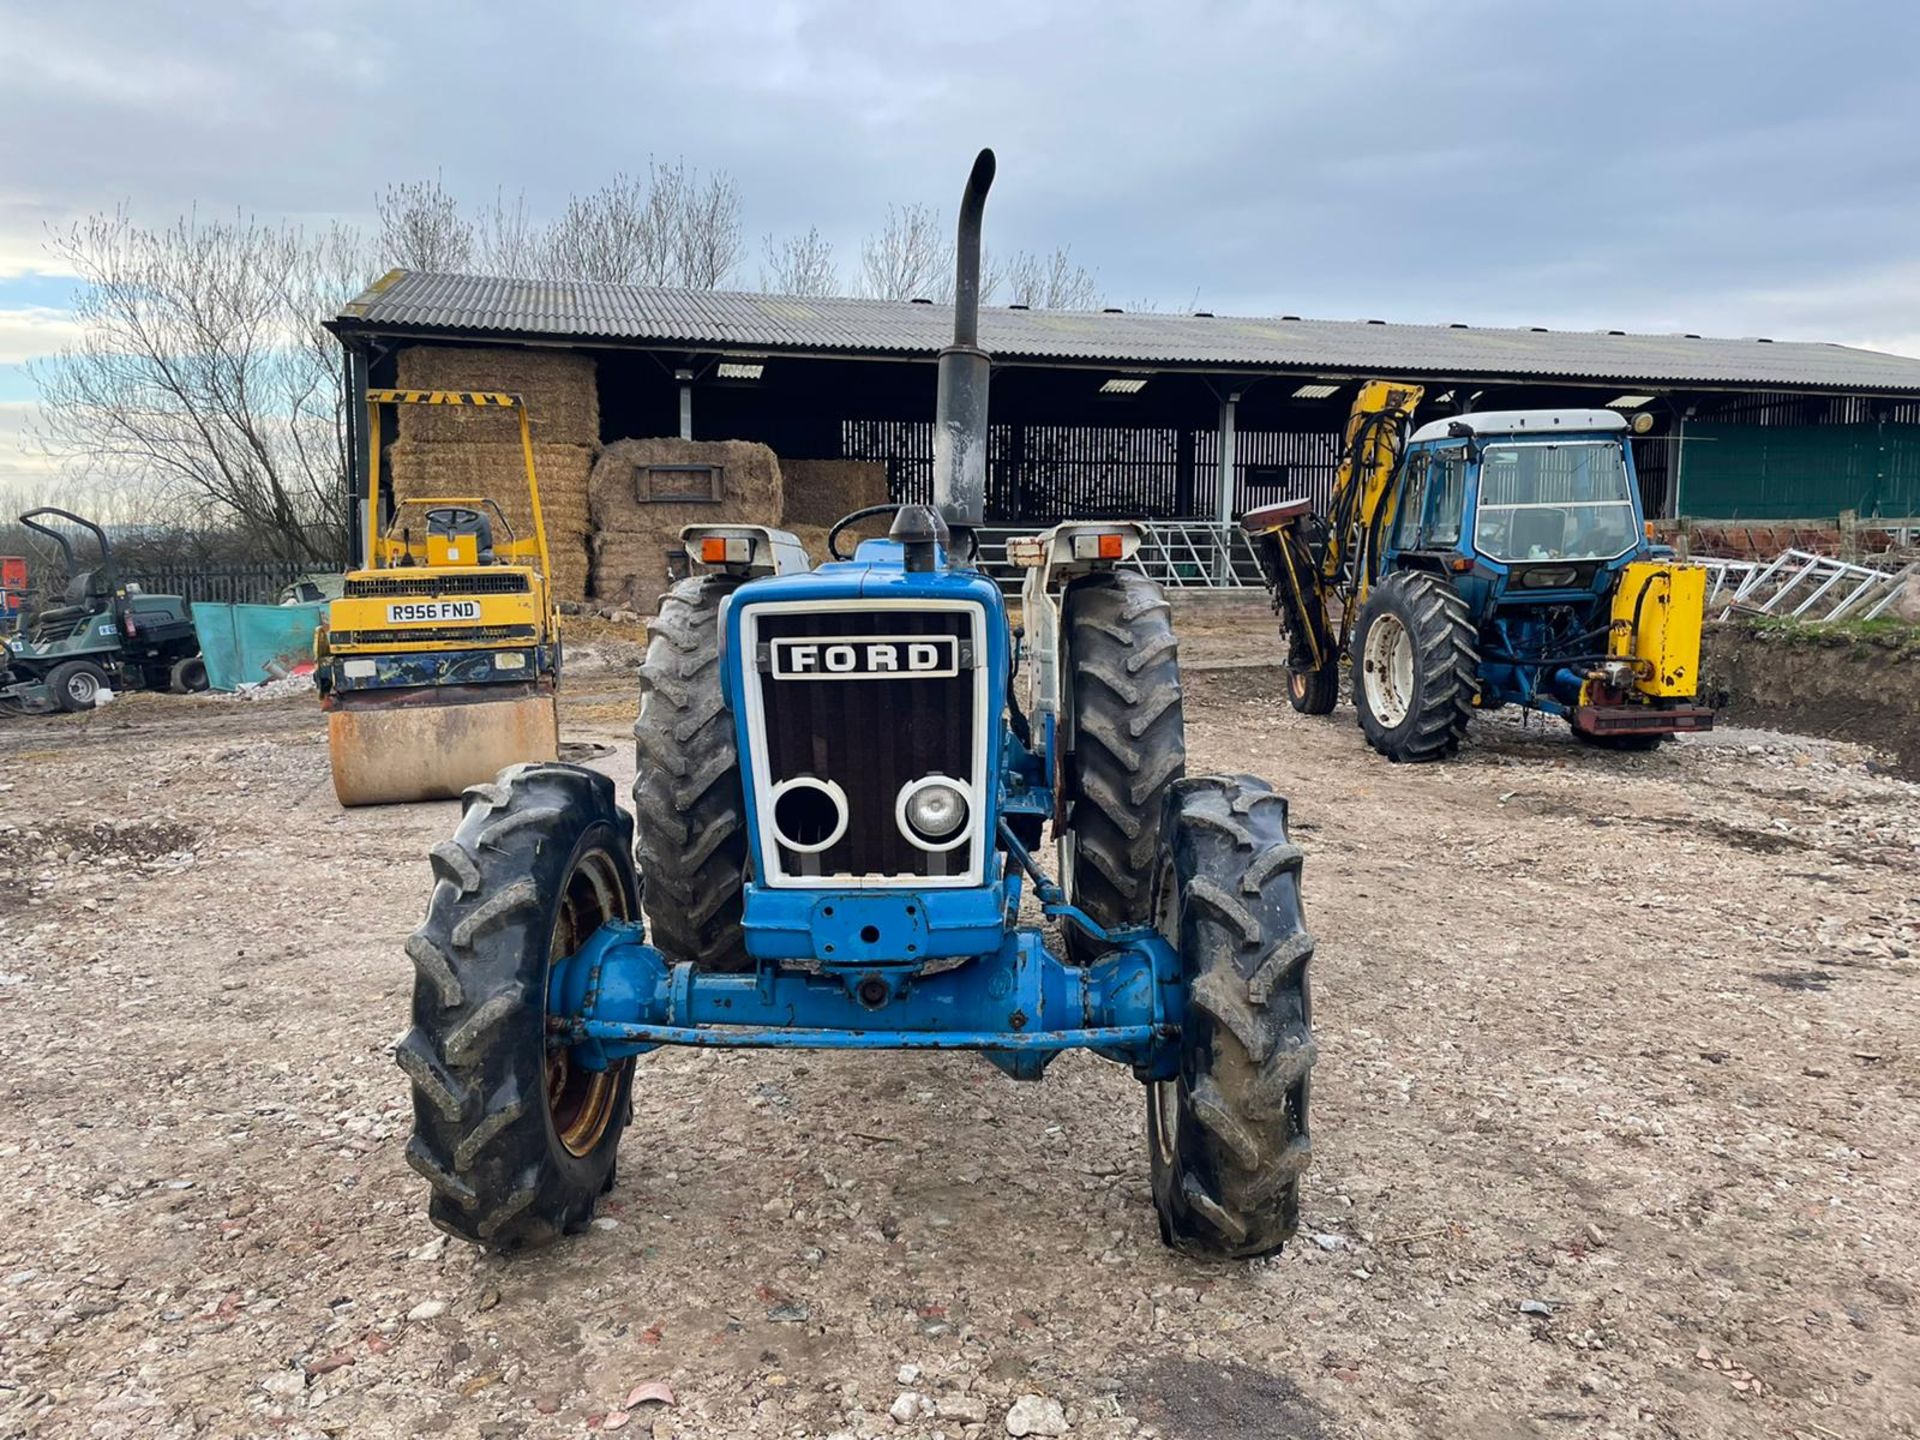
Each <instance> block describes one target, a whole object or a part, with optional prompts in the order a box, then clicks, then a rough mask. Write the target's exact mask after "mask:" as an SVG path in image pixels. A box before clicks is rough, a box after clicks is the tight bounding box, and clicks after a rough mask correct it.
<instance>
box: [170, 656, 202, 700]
mask: <svg viewBox="0 0 1920 1440" xmlns="http://www.w3.org/2000/svg"><path fill="white" fill-rule="evenodd" d="M167 684H168V688H169V689H171V690H172V691H173V693H174V694H176V695H198V694H199V693H200V692H201V691H203V690H205V689H206V688H207V662H206V661H205V660H204V659H203V658H202V657H200V656H198V655H189V656H187V657H186V658H185V659H184V660H176V661H174V662H173V669H172V671H171V672H170V673H169V675H168V677H167Z"/></svg>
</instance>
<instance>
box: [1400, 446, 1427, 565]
mask: <svg viewBox="0 0 1920 1440" xmlns="http://www.w3.org/2000/svg"><path fill="white" fill-rule="evenodd" d="M1431 458H1432V457H1430V456H1427V455H1411V456H1409V457H1408V458H1407V468H1406V471H1405V473H1404V474H1403V475H1402V476H1401V479H1400V504H1399V508H1398V509H1396V510H1395V511H1394V516H1393V548H1394V549H1396V550H1417V549H1419V548H1420V525H1421V522H1422V521H1423V520H1424V519H1425V518H1426V517H1425V515H1424V513H1423V512H1424V511H1425V509H1426V505H1427V467H1428V465H1429V464H1430V463H1431Z"/></svg>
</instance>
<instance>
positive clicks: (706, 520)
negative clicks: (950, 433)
mask: <svg viewBox="0 0 1920 1440" xmlns="http://www.w3.org/2000/svg"><path fill="white" fill-rule="evenodd" d="M655 465H666V466H699V465H711V466H716V467H718V469H719V471H720V482H719V488H720V496H719V498H718V499H717V500H692V501H674V500H665V501H659V500H643V499H641V498H640V497H641V494H642V492H643V486H644V483H645V482H644V473H643V472H645V470H646V469H647V467H648V466H655ZM589 489H590V494H591V512H592V519H593V528H594V532H595V533H594V538H593V593H594V596H595V598H596V599H598V600H600V601H602V602H605V603H610V604H618V605H622V606H629V607H631V608H633V609H636V610H641V611H645V612H649V613H651V611H652V610H653V608H654V600H655V597H657V596H658V595H659V594H660V593H661V592H662V591H663V590H664V589H666V586H667V552H668V551H669V550H673V549H676V548H677V547H678V546H679V544H680V530H681V527H683V526H686V525H721V524H728V523H733V524H751V525H772V526H777V527H779V528H781V529H784V530H791V531H792V532H793V533H794V535H795V537H796V538H797V539H798V540H799V541H800V543H801V544H802V545H804V546H805V547H806V549H807V554H808V555H809V556H811V557H812V559H813V563H814V564H816V565H819V564H821V563H822V562H824V561H825V560H826V559H827V548H826V541H827V528H828V527H829V526H830V525H832V524H833V522H834V521H835V520H838V519H839V518H840V517H841V516H842V515H845V514H847V513H849V512H851V511H854V510H858V509H861V508H862V507H863V506H867V505H879V504H883V503H884V502H885V501H886V498H887V467H886V466H885V465H884V464H880V463H878V462H875V461H868V460H789V461H786V462H782V461H781V460H780V459H779V458H778V457H777V456H776V455H775V454H774V453H773V451H771V450H769V449H768V448H767V447H766V446H765V445H761V444H757V443H754V442H752V441H746V440H680V439H675V438H672V437H660V438H655V439H646V440H616V441H614V442H613V443H612V444H611V445H609V446H607V448H606V449H605V450H604V451H603V452H602V453H601V456H600V459H599V460H598V462H597V463H596V464H595V465H594V469H593V479H592V481H591V484H590V487H589ZM886 528H887V521H886V519H885V518H884V517H882V518H881V519H879V520H877V521H875V522H873V523H872V524H871V525H868V526H863V527H861V530H860V532H859V533H862V534H884V533H885V532H886Z"/></svg>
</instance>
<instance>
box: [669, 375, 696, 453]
mask: <svg viewBox="0 0 1920 1440" xmlns="http://www.w3.org/2000/svg"><path fill="white" fill-rule="evenodd" d="M673 378H674V379H676V380H678V381H679V382H680V438H681V439H682V440H691V439H692V438H693V371H691V370H676V371H674V372H673Z"/></svg>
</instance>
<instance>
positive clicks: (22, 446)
mask: <svg viewBox="0 0 1920 1440" xmlns="http://www.w3.org/2000/svg"><path fill="white" fill-rule="evenodd" d="M39 410H40V407H39V406H38V405H36V404H35V403H34V402H33V401H31V400H0V504H5V503H9V501H10V498H11V497H16V496H22V495H27V496H31V495H35V494H39V493H43V492H42V491H41V487H43V486H45V485H47V484H49V483H50V482H52V481H53V480H54V479H55V478H56V475H57V473H58V468H59V467H58V465H57V464H56V462H55V461H54V460H53V459H52V458H51V457H50V456H47V455H43V454H41V453H40V450H39V448H38V447H37V446H36V445H35V444H34V443H33V441H32V439H31V431H32V427H33V424H34V421H35V420H36V418H37V416H38V414H39Z"/></svg>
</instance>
